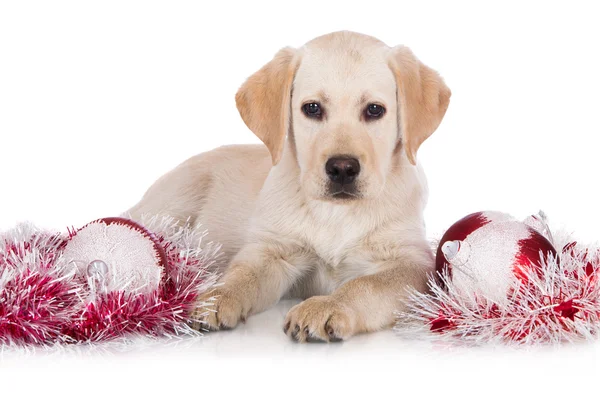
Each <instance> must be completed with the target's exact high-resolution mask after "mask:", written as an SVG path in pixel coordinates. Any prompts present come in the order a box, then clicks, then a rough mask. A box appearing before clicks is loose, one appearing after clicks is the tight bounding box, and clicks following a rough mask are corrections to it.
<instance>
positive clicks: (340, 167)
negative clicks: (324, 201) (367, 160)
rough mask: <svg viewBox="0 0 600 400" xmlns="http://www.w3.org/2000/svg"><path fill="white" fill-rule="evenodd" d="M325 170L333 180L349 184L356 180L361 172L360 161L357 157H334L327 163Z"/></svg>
mask: <svg viewBox="0 0 600 400" xmlns="http://www.w3.org/2000/svg"><path fill="white" fill-rule="evenodd" d="M325 172H327V176H329V179H331V181H332V182H335V183H339V184H341V185H347V184H350V183H353V182H354V179H356V177H357V176H358V174H359V172H360V163H359V162H358V160H357V159H356V158H351V157H344V156H341V157H332V158H330V159H329V160H327V163H326V164H325Z"/></svg>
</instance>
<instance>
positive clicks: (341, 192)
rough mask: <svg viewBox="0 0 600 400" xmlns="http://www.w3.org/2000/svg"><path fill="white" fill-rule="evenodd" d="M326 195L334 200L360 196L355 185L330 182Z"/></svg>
mask: <svg viewBox="0 0 600 400" xmlns="http://www.w3.org/2000/svg"><path fill="white" fill-rule="evenodd" d="M328 192H329V193H328V197H330V198H332V199H335V200H356V199H358V198H360V193H359V191H358V190H357V189H356V185H340V184H335V183H332V184H331V185H329V190H328Z"/></svg>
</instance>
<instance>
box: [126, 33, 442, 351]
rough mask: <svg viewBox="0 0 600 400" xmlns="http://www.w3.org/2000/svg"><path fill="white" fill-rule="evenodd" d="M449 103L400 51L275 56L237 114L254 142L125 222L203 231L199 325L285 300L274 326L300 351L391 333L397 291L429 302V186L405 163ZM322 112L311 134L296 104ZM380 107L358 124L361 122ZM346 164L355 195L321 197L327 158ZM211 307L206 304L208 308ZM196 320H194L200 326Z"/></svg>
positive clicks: (164, 184)
mask: <svg viewBox="0 0 600 400" xmlns="http://www.w3.org/2000/svg"><path fill="white" fill-rule="evenodd" d="M449 98H450V90H449V89H448V88H447V87H446V85H445V84H444V82H443V80H442V79H441V78H440V77H439V75H438V74H437V73H436V72H435V71H433V70H432V69H430V68H428V67H427V66H425V65H424V64H422V63H421V62H420V61H419V60H418V59H416V58H415V56H414V55H413V54H412V52H411V51H410V50H408V49H407V48H405V47H403V46H399V47H394V48H390V47H388V46H386V45H385V44H383V43H382V42H380V41H379V40H377V39H375V38H372V37H369V36H365V35H361V34H357V33H352V32H336V33H333V34H329V35H325V36H321V37H319V38H317V39H315V40H313V41H311V42H309V43H307V44H306V45H305V46H303V47H302V48H299V49H292V48H285V49H283V50H281V51H280V52H279V53H277V55H276V56H275V58H274V59H273V60H272V61H271V62H270V63H268V64H267V65H265V67H263V68H262V69H261V70H259V71H258V72H257V73H255V74H254V75H253V76H252V77H250V78H249V79H248V81H247V82H246V83H245V84H244V85H243V86H242V87H241V88H240V90H239V92H238V94H237V96H236V101H237V105H238V109H239V111H240V114H241V116H242V118H243V119H244V121H245V122H246V124H247V125H248V127H249V128H250V129H251V130H252V131H253V132H254V133H255V134H256V135H257V136H258V137H259V138H260V139H261V140H262V141H263V142H264V143H265V146H262V145H239V146H227V147H222V148H218V149H216V150H213V151H210V152H207V153H204V154H200V155H198V156H196V157H193V158H191V159H190V160H188V161H186V162H184V163H183V164H181V165H180V166H178V167H177V168H175V169H174V170H173V171H171V172H169V173H168V174H166V175H165V176H163V177H162V178H160V179H159V180H158V181H157V182H156V183H155V184H154V185H153V186H152V187H151V188H150V189H149V190H148V192H147V193H146V194H145V195H144V197H143V199H142V200H141V201H140V202H139V203H138V204H137V205H136V206H135V207H133V208H132V209H131V210H130V211H129V213H130V214H131V215H132V216H133V217H134V218H139V217H140V216H141V215H142V214H168V215H171V216H174V217H175V218H177V219H179V220H180V221H182V223H185V221H189V222H190V223H191V224H194V225H195V224H202V225H203V226H204V227H205V228H206V229H207V230H208V232H209V240H213V241H218V242H220V243H222V245H223V251H224V257H223V264H222V265H223V269H224V275H223V277H222V279H221V281H222V285H221V286H219V287H217V288H216V289H215V290H214V291H212V292H211V293H209V294H207V295H205V296H204V297H203V298H202V299H199V301H200V303H199V304H201V303H202V302H204V301H207V300H210V301H212V302H213V303H214V304H213V305H212V306H211V307H209V308H210V309H212V310H214V311H215V312H210V313H208V316H207V317H204V321H203V323H204V324H205V325H206V326H207V327H209V328H210V329H214V330H218V329H222V328H232V327H235V326H236V325H237V324H238V323H239V322H240V321H244V320H245V319H246V318H247V317H248V316H250V315H252V314H255V313H258V312H261V311H263V310H265V309H267V308H269V307H271V306H273V305H274V304H275V303H277V301H278V300H279V299H281V298H282V297H284V296H289V297H300V298H303V299H306V300H305V301H304V302H302V303H300V304H298V305H297V306H295V307H294V308H292V309H291V310H290V311H289V313H288V315H287V317H286V319H285V321H282V322H283V325H284V330H285V332H286V334H288V335H289V336H291V337H292V338H294V339H296V340H298V341H301V342H304V341H310V340H311V339H314V340H325V341H330V340H337V339H347V338H349V337H350V336H352V335H354V334H357V333H361V332H371V331H377V330H380V329H382V328H386V327H389V326H391V325H392V324H393V321H394V311H396V310H399V309H401V308H402V307H403V302H402V298H403V295H404V292H405V289H406V287H407V286H412V287H415V288H417V289H419V290H426V273H427V272H429V271H431V270H432V268H433V256H432V253H431V251H430V249H429V245H428V243H427V241H426V239H425V225H424V221H423V209H424V207H425V203H426V200H427V184H426V180H425V176H424V174H423V171H422V169H421V167H420V166H419V165H418V164H417V163H416V154H417V150H418V148H419V146H420V145H421V143H422V142H423V141H424V140H425V139H427V137H429V136H430V135H431V134H432V133H433V131H434V130H435V129H436V128H437V126H438V125H439V123H440V122H441V120H442V117H443V115H444V113H445V111H446V108H447V106H448V103H449ZM307 102H319V103H320V104H322V106H323V108H324V109H325V115H324V118H323V119H322V120H321V121H317V120H314V119H311V118H307V117H306V116H305V115H304V114H303V113H302V105H303V104H305V103H307ZM370 103H377V104H380V105H383V106H384V107H385V109H386V113H385V115H384V116H383V117H382V118H381V119H379V120H376V121H367V120H366V119H365V118H364V115H363V110H364V109H365V107H366V106H367V105H368V104H370ZM340 154H348V155H352V156H353V157H355V158H357V159H358V160H359V161H360V164H361V172H360V174H359V176H358V178H357V184H356V186H357V189H358V194H357V195H356V196H355V197H353V198H351V199H346V200H338V199H334V198H332V197H331V196H330V195H328V192H327V183H328V178H327V175H326V173H325V168H324V165H325V163H326V161H327V159H328V158H329V157H332V156H335V155H340ZM211 299H212V300H211ZM204 311H205V310H204V309H202V308H199V309H198V310H197V315H203V313H204Z"/></svg>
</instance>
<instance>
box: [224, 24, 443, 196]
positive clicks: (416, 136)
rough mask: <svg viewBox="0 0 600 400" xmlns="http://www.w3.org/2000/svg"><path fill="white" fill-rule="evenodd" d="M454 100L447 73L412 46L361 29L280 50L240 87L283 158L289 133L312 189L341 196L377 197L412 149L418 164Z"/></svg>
mask: <svg viewBox="0 0 600 400" xmlns="http://www.w3.org/2000/svg"><path fill="white" fill-rule="evenodd" d="M449 100H450V90H449V89H448V87H447V86H446V85H445V84H444V82H443V80H442V78H441V77H440V76H439V75H438V74H437V72H435V71H434V70H432V69H430V68H429V67H427V66H425V65H424V64H422V63H421V62H420V61H419V60H418V59H417V58H416V57H415V56H414V55H413V53H412V52H411V51H410V50H409V49H408V48H406V47H404V46H398V47H394V48H390V47H388V46H386V45H385V44H384V43H382V42H380V41H379V40H377V39H375V38H372V37H370V36H365V35H361V34H357V33H352V32H336V33H332V34H329V35H325V36H321V37H318V38H316V39H314V40H312V41H311V42H308V43H307V44H306V45H305V46H303V47H302V48H300V49H292V48H285V49H282V50H280V51H279V53H277V54H276V55H275V57H274V59H273V60H272V61H271V62H269V63H268V64H267V65H265V66H264V67H263V68H261V69H260V70H259V71H258V72H256V73H255V74H254V75H252V76H251V77H250V78H249V79H248V80H247V81H246V83H244V85H243V86H242V87H241V88H240V90H239V91H238V93H237V95H236V102H237V107H238V110H239V111H240V114H241V116H242V118H243V119H244V121H245V123H246V124H247V125H248V127H249V128H250V129H251V130H252V131H253V132H254V133H255V134H256V135H257V136H258V137H259V138H260V139H261V140H262V141H263V142H264V143H265V145H266V146H267V147H268V149H269V151H270V152H271V157H272V159H273V165H276V164H277V163H278V162H279V161H280V159H281V156H282V153H283V149H284V145H285V142H286V136H287V137H288V138H289V139H288V140H289V144H290V146H292V150H293V152H291V154H294V155H295V157H296V161H297V163H298V165H299V168H300V181H301V185H302V189H303V190H304V191H305V193H306V194H307V195H308V196H309V197H311V198H317V199H322V200H331V201H348V200H353V199H358V198H371V197H375V196H377V195H378V194H379V193H380V192H381V190H382V189H383V187H384V185H385V182H386V178H387V176H388V174H389V173H390V172H391V171H392V170H393V169H394V168H398V166H399V165H400V164H401V163H400V160H401V158H402V157H406V158H407V159H408V161H409V162H410V163H411V164H413V165H415V164H416V154H417V150H418V148H419V146H420V145H421V144H422V143H423V141H424V140H425V139H427V138H428V137H429V136H430V135H431V134H432V133H433V132H434V131H435V129H436V128H437V127H438V125H439V124H440V122H441V120H442V118H443V116H444V114H445V112H446V109H447V107H448V103H449ZM402 150H403V151H402Z"/></svg>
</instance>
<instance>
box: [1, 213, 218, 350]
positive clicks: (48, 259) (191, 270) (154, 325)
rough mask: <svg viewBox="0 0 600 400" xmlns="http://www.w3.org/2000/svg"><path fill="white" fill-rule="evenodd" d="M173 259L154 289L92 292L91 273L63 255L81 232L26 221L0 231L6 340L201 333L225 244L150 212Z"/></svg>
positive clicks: (149, 221) (150, 222)
mask: <svg viewBox="0 0 600 400" xmlns="http://www.w3.org/2000/svg"><path fill="white" fill-rule="evenodd" d="M144 227H145V228H147V229H148V230H149V231H151V232H152V233H153V234H154V235H155V237H156V239H157V240H158V242H159V243H160V245H161V246H162V248H163V249H164V253H165V255H166V258H167V263H166V264H165V267H164V271H163V274H162V279H161V282H160V284H159V286H158V288H157V289H155V290H152V291H150V292H147V291H146V292H136V291H135V290H133V291H112V292H108V293H92V292H91V289H90V287H89V285H88V281H87V278H86V277H85V276H82V275H81V274H79V273H77V269H76V268H73V266H72V265H71V264H70V263H69V262H68V260H65V259H64V258H63V257H62V252H63V250H64V248H65V246H66V245H67V243H68V242H69V240H70V239H72V238H73V237H74V236H75V235H77V231H76V230H74V229H71V230H68V232H67V233H58V234H57V233H54V232H49V231H46V230H41V229H38V228H35V227H34V226H32V225H30V224H21V225H19V226H17V227H15V228H14V229H12V230H10V231H8V232H4V233H1V234H0V345H3V346H7V345H8V346H10V345H44V346H49V345H54V344H71V343H83V342H99V341H106V340H112V339H116V338H125V337H128V336H130V335H132V334H137V335H145V336H152V337H158V336H164V335H167V336H168V335H181V334H197V332H196V331H194V330H193V329H192V328H190V322H192V321H190V315H191V311H192V310H193V308H194V307H195V306H197V304H196V299H197V297H198V295H199V294H201V293H203V292H204V291H205V290H207V289H208V288H209V287H211V286H212V285H213V284H214V282H215V280H216V276H215V275H214V273H212V272H211V268H210V267H211V265H212V263H213V262H214V260H215V258H216V256H217V254H218V251H219V247H218V246H217V245H213V244H210V243H209V244H207V245H203V244H202V243H201V239H202V236H203V232H201V231H199V230H192V229H189V228H186V227H179V226H178V225H177V224H176V223H175V222H174V221H173V220H172V219H170V218H168V217H153V218H146V219H145V221H144Z"/></svg>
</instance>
